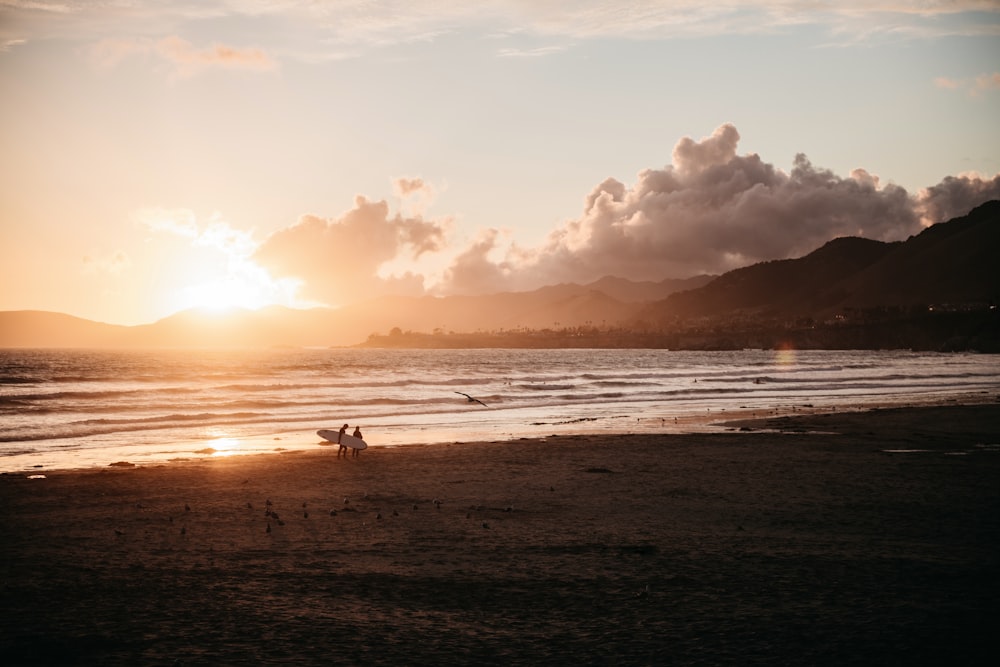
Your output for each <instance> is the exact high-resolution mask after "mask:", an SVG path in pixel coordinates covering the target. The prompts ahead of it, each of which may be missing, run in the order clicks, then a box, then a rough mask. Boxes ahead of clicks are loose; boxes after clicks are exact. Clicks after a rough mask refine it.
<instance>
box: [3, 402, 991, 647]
mask: <svg viewBox="0 0 1000 667" xmlns="http://www.w3.org/2000/svg"><path fill="white" fill-rule="evenodd" d="M758 426H760V424H758ZM770 426H772V427H775V426H777V427H780V428H782V429H786V430H792V431H794V430H796V429H797V430H799V431H813V430H818V431H823V433H813V432H810V433H805V432H783V433H773V432H762V431H740V430H735V429H734V431H733V432H731V433H726V434H718V435H681V436H678V435H641V436H622V437H617V438H612V439H608V438H598V437H594V436H579V437H558V438H555V437H553V438H549V439H547V440H544V441H528V440H524V441H517V442H514V443H506V444H502V443H482V444H461V445H459V444H456V445H451V446H434V447H407V448H398V449H372V450H369V451H366V452H364V453H363V454H362V456H361V457H359V458H358V459H348V460H343V459H341V460H338V459H337V458H336V456H335V452H334V451H333V450H332V449H326V448H317V451H316V452H315V453H308V452H306V453H301V452H300V453H296V454H286V455H273V456H259V457H245V458H234V459H228V460H227V459H219V460H213V461H208V462H202V463H197V464H171V465H166V466H159V467H151V468H135V469H121V468H109V469H105V470H99V471H84V472H66V473H58V472H50V473H47V474H48V476H47V478H46V479H37V480H31V479H27V478H26V477H25V476H23V475H3V476H0V516H2V523H0V531H2V535H0V538H2V541H0V574H2V591H0V662H2V663H3V664H6V665H19V664H102V665H133V664H134V665H175V664H177V665H192V664H204V665H216V664H301V665H322V664H350V665H364V664H426V665H434V664H572V663H576V664H621V665H631V664H649V665H653V664H656V665H670V664H676V665H691V664H697V665H720V664H739V665H750V664H827V665H841V664H879V665H888V664H900V665H913V664H926V665H944V664H948V665H958V664H982V665H985V664H991V665H992V664H996V663H995V662H994V660H995V659H996V657H997V655H1000V633H998V631H1000V569H998V566H1000V405H997V404H992V405H982V406H964V407H962V406H952V407H942V408H927V409H901V410H879V411H876V412H868V413H854V414H849V415H846V414H845V415H831V416H812V417H807V418H804V419H802V420H800V421H790V420H778V421H775V422H772V423H771V424H770ZM914 449H916V450H922V451H915V452H897V453H888V452H886V451H885V450H914ZM345 498H346V499H347V500H345ZM268 499H270V501H271V502H272V503H273V505H272V507H273V509H274V510H275V511H276V512H277V513H278V514H279V517H278V518H275V517H273V516H272V517H268V516H265V510H266V507H267V506H266V502H267V501H268ZM435 500H437V501H438V503H439V504H436V503H435ZM188 508H190V509H188ZM331 510H335V515H333V512H331ZM307 513H308V515H307ZM268 526H270V530H268Z"/></svg>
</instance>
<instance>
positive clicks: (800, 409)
mask: <svg viewBox="0 0 1000 667" xmlns="http://www.w3.org/2000/svg"><path fill="white" fill-rule="evenodd" d="M997 401H1000V397H998V396H994V395H993V393H992V392H987V391H970V392H966V393H962V394H953V395H947V396H945V397H930V398H928V397H919V396H900V397H892V398H890V399H884V400H880V401H867V402H864V403H859V402H858V401H856V400H852V401H844V402H835V403H827V404H820V403H817V404H814V403H781V404H772V405H762V406H757V407H741V408H739V409H730V410H728V411H727V410H725V409H723V410H719V411H715V412H711V411H706V412H694V411H691V410H689V409H686V410H682V411H681V412H680V413H677V414H673V413H671V412H670V411H669V410H667V411H664V412H663V413H657V412H652V413H647V414H646V415H645V416H640V417H637V418H634V417H632V416H631V415H628V414H626V415H621V416H620V417H618V418H616V419H605V420H600V423H597V422H596V421H595V422H591V421H590V420H575V422H568V423H543V422H539V423H537V424H522V425H520V426H519V428H520V429H521V430H520V431H518V432H515V431H513V430H508V429H506V428H504V429H497V428H495V427H494V428H493V429H489V430H487V429H482V428H476V427H472V428H469V429H465V430H458V429H454V428H450V427H446V428H444V429H442V430H435V429H434V428H426V427H422V426H417V427H416V428H415V429H411V430H409V431H405V430H401V429H400V428H399V427H398V426H396V425H394V426H393V427H392V428H391V429H390V430H387V431H379V430H378V429H377V427H376V428H373V429H372V430H369V427H368V426H367V425H366V427H365V430H366V432H367V433H368V434H369V435H370V434H371V433H372V432H373V431H374V432H375V434H376V435H375V436H374V437H371V438H370V442H369V451H376V450H380V449H384V448H393V447H432V446H440V445H451V444H459V445H461V444H465V443H470V442H511V441H517V440H526V439H527V440H544V439H545V438H547V437H551V436H562V437H566V436H601V437H605V438H616V437H624V436H631V435H683V434H710V433H725V432H728V431H731V430H735V429H742V430H758V429H765V430H773V431H781V430H782V429H781V427H780V425H778V426H775V425H772V426H764V425H763V424H765V423H766V422H769V421H770V420H774V419H785V418H791V419H807V418H809V417H811V416H817V415H827V414H829V415H838V414H854V413H865V412H871V411H878V410H890V409H924V408H933V407H941V406H956V405H988V404H991V403H995V402H997ZM626 420H627V421H626ZM616 421H617V423H615V422H616ZM755 422H757V423H756V424H755ZM315 430H316V429H313V428H301V427H299V428H293V429H280V428H279V429H272V430H268V431H263V432H260V433H257V434H254V435H244V436H238V435H229V436H227V435H221V434H222V433H224V432H225V431H224V429H220V430H219V431H220V435H219V436H217V437H206V438H204V439H201V440H177V441H168V442H164V443H161V444H157V445H136V446H134V447H122V446H115V447H104V448H102V447H83V448H73V449H66V448H64V447H61V446H60V445H55V444H54V446H53V448H52V449H50V450H43V451H31V452H25V453H18V454H13V455H10V456H5V457H3V458H2V459H0V466H2V467H0V475H8V474H13V475H16V474H25V475H27V474H41V475H46V474H50V473H56V472H66V471H77V470H80V471H82V470H92V469H102V468H106V467H109V466H119V467H149V466H161V465H182V464H188V463H196V462H211V461H215V460H219V459H225V458H244V457H248V456H275V455H286V454H289V453H292V452H306V453H309V452H321V451H323V450H324V449H326V448H327V447H329V443H327V442H326V441H324V440H323V439H322V438H320V437H319V436H316V435H315ZM421 437H422V438H424V439H419V438H421ZM52 442H53V443H57V442H58V441H52ZM25 444H31V443H30V442H29V443H25ZM67 461H70V462H71V463H67Z"/></svg>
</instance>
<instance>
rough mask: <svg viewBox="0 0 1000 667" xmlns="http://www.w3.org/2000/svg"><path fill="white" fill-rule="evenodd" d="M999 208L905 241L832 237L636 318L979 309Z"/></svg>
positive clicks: (988, 282)
mask: <svg viewBox="0 0 1000 667" xmlns="http://www.w3.org/2000/svg"><path fill="white" fill-rule="evenodd" d="M998 253H1000V201H993V202H988V203H986V204H983V205H982V206H979V207H978V208H976V209H974V210H973V211H972V212H970V213H969V214H968V215H967V216H965V217H962V218H956V219H954V220H951V221H949V222H942V223H939V224H936V225H933V226H931V227H928V228H927V229H925V230H924V231H922V232H921V233H920V234H918V235H916V236H912V237H910V238H909V239H907V240H906V241H901V242H896V243H883V242H880V241H872V240H869V239H862V238H839V239H835V240H833V241H830V242H829V243H827V244H826V245H824V246H823V247H821V248H819V249H818V250H816V251H814V252H812V253H810V254H808V255H806V256H805V257H801V258H799V259H789V260H781V261H772V262H762V263H760V264H755V265H753V266H748V267H745V268H742V269H737V270H735V271H730V272H728V273H726V274H723V275H722V276H720V277H718V278H716V279H715V280H713V281H712V282H710V283H708V284H707V285H705V286H703V287H700V288H698V289H694V290H688V291H684V292H678V293H676V294H672V295H670V296H668V297H667V298H665V299H662V300H660V301H657V302H655V303H652V304H649V305H648V306H647V307H645V308H643V309H642V310H641V312H640V313H639V316H638V319H639V320H643V321H646V322H654V323H666V322H671V321H676V320H678V319H682V320H683V319H688V318H692V317H709V318H712V317H732V316H734V315H746V316H758V317H795V316H800V317H801V316H811V317H826V316H831V315H834V314H836V313H839V312H843V311H845V310H850V309H870V308H876V307H883V308H884V307H889V308H914V307H924V308H926V307H930V306H934V305H939V306H948V307H955V306H959V305H963V304H966V305H971V304H987V303H990V302H995V301H996V300H997V299H998V298H1000V269H998V268H997V267H998V261H997V258H998Z"/></svg>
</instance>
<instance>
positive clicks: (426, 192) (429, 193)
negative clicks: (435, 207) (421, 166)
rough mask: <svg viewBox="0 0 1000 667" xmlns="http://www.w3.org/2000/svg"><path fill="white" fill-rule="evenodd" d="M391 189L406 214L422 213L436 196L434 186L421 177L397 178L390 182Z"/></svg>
mask: <svg viewBox="0 0 1000 667" xmlns="http://www.w3.org/2000/svg"><path fill="white" fill-rule="evenodd" d="M392 189H393V192H394V193H395V195H396V196H397V197H399V199H400V200H401V201H402V205H403V207H404V208H405V210H406V212H407V214H408V215H412V216H417V215H423V213H424V212H425V211H426V210H427V209H428V208H429V207H430V206H431V204H433V203H434V200H435V199H436V198H437V191H436V190H435V189H434V186H433V185H431V184H430V183H427V182H425V181H424V180H423V179H422V178H397V179H396V180H394V181H393V183H392Z"/></svg>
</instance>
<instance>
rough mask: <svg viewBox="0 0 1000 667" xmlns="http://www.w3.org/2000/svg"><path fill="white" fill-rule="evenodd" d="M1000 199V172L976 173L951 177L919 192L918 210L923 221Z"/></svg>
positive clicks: (952, 215) (937, 219)
mask: <svg viewBox="0 0 1000 667" xmlns="http://www.w3.org/2000/svg"><path fill="white" fill-rule="evenodd" d="M994 199H1000V174H997V175H996V176H994V177H993V178H984V177H982V176H980V175H979V174H976V173H970V174H961V175H958V176H948V177H946V178H945V179H944V180H942V181H941V182H940V183H938V184H937V185H932V186H931V187H929V188H924V189H922V190H921V191H920V192H919V193H918V194H917V201H916V210H917V211H919V213H920V215H921V218H922V220H923V222H924V224H933V223H935V222H943V221H945V220H951V219H952V218H956V217H959V216H962V215H965V214H966V213H968V212H969V211H970V210H972V209H973V208H975V207H976V206H979V205H980V204H982V203H983V202H987V201H992V200H994Z"/></svg>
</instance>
